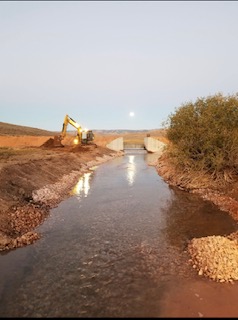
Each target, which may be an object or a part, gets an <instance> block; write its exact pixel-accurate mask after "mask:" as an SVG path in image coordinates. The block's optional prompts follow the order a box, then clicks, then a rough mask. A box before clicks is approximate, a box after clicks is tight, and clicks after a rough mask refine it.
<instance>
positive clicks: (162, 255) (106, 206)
mask: <svg viewBox="0 0 238 320" xmlns="http://www.w3.org/2000/svg"><path fill="white" fill-rule="evenodd" d="M154 157H155V155H153V154H147V153H144V152H143V153H141V152H135V151H134V153H133V151H130V152H128V153H127V154H126V155H125V156H123V157H120V158H115V159H113V160H112V161H110V162H107V163H104V164H102V165H100V166H99V167H97V168H93V169H94V170H92V171H91V172H90V173H87V174H85V175H84V176H83V177H82V178H80V179H79V181H78V183H77V185H76V186H75V187H74V188H73V190H72V196H71V197H70V198H68V199H67V200H64V201H63V202H61V204H60V205H59V206H58V207H57V208H54V209H52V210H51V214H50V217H49V218H48V219H47V220H46V221H45V222H44V224H43V225H41V226H40V227H39V228H38V229H37V231H39V232H40V233H41V234H42V238H41V239H40V240H39V241H37V242H36V243H35V244H33V245H30V246H27V247H24V248H20V249H17V250H13V251H11V252H9V253H5V254H2V255H1V256H0V268H1V274H0V288H1V290H0V294H1V300H0V315H1V316H2V317H4V316H5V317H161V316H163V317H164V316H165V317H166V316H175V317H176V316H180V315H181V314H182V316H185V317H186V316H201V315H202V316H206V312H207V314H209V312H210V313H211V316H212V315H213V313H212V312H213V311H212V310H211V308H210V309H209V307H206V304H205V303H203V304H202V306H203V307H201V305H198V306H197V305H196V304H195V302H196V301H195V302H194V299H195V300H196V299H198V297H197V295H199V297H201V296H202V291H200V292H199V293H197V291H199V290H203V289H205V291H206V290H207V285H208V284H209V288H212V290H213V289H214V290H215V291H214V292H215V294H216V292H217V293H218V291H217V290H219V292H220V294H224V295H225V294H227V291H226V292H225V291H224V288H227V289H226V290H228V292H230V294H232V292H233V291H231V290H237V286H236V284H235V285H233V288H232V289H230V288H231V287H230V286H231V285H230V286H229V287H228V286H226V285H225V286H224V284H223V287H222V284H218V283H211V281H210V280H208V279H204V278H201V277H199V276H198V275H197V273H196V272H195V270H194V269H192V267H191V265H190V264H189V263H188V259H189V256H188V253H187V252H186V246H187V242H188V240H190V239H192V238H193V237H202V236H208V235H218V234H219V235H224V234H229V233H230V232H233V231H235V230H237V224H236V223H235V222H234V221H233V220H232V218H231V217H230V216H229V215H228V214H227V213H224V212H222V211H220V210H219V209H218V208H217V207H216V206H215V205H213V204H211V203H210V202H208V201H203V200H201V198H199V196H197V195H194V194H188V193H186V192H183V191H181V190H179V189H177V188H171V187H169V186H168V185H167V184H166V183H165V182H164V181H163V180H162V178H161V177H160V176H159V175H158V174H157V172H156V170H155V168H154V167H152V166H149V165H148V163H149V162H150V161H153V158H154ZM191 284H195V285H197V287H196V286H195V287H194V286H192V287H191ZM191 288H192V289H191ZM194 288H197V291H195V292H192V293H191V290H195V289H194ZM234 288H235V289H234ZM223 291H224V293H223ZM206 292H207V291H206ZM180 293H181V294H180ZM196 294H197V295H196ZM235 295H236V296H237V294H236V292H234V296H235ZM210 297H211V296H210ZM189 299H190V302H191V303H189V304H188V301H189ZM199 301H200V303H202V302H201V300H199ZM212 303H213V304H212ZM214 304H215V306H214ZM209 305H212V306H213V308H214V310H215V308H219V307H221V304H220V303H218V305H217V306H216V301H215V296H214V298H213V300H212V301H210V304H209ZM191 306H193V307H192V308H191ZM198 309H199V310H200V309H201V310H202V309H204V310H202V311H201V312H200V311H199V310H198ZM214 312H215V311H214ZM233 312H234V313H236V309H234V310H233ZM237 315H238V308H237ZM228 316H229V314H228Z"/></svg>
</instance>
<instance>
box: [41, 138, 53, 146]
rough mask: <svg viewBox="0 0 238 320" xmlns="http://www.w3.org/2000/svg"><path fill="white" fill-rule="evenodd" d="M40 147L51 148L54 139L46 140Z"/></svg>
mask: <svg viewBox="0 0 238 320" xmlns="http://www.w3.org/2000/svg"><path fill="white" fill-rule="evenodd" d="M41 147H43V148H53V147H54V139H53V138H50V139H48V140H46V142H44V143H43V144H42V145H41Z"/></svg>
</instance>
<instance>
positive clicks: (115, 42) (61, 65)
mask: <svg viewBox="0 0 238 320" xmlns="http://www.w3.org/2000/svg"><path fill="white" fill-rule="evenodd" d="M237 85H238V2H236V1H1V2H0V88H1V89H0V121H2V122H8V123H12V124H18V125H24V126H31V127H35V128H40V129H47V130H55V131H58V130H61V127H62V123H63V119H64V116H65V114H68V115H69V116H70V117H72V118H73V119H75V120H76V121H78V122H79V124H80V125H82V126H83V127H87V128H89V129H133V130H134V129H155V128H161V127H162V123H163V121H165V120H166V119H167V118H168V116H169V114H171V113H173V112H174V111H175V109H176V108H177V107H179V106H180V105H181V104H182V103H185V102H188V101H195V100H196V99H197V98H198V97H205V96H208V95H213V94H215V93H218V92H221V93H223V94H224V95H228V94H234V93H236V92H238V87H237ZM130 111H133V112H134V113H135V116H134V117H130V116H129V112H130Z"/></svg>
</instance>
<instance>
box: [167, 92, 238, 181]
mask: <svg viewBox="0 0 238 320" xmlns="http://www.w3.org/2000/svg"><path fill="white" fill-rule="evenodd" d="M166 125H167V137H168V139H169V140H170V141H171V142H172V146H171V148H170V156H171V157H172V158H173V160H174V161H175V163H176V164H178V165H180V166H183V167H186V166H187V167H188V168H190V169H193V170H204V171H206V172H209V173H210V174H211V175H213V176H214V177H218V176H223V177H225V178H228V177H231V176H232V175H234V174H237V173H238V94H235V95H229V96H226V97H225V96H223V95H222V94H221V93H218V94H216V95H214V96H208V97H206V98H198V99H197V100H196V101H195V103H192V102H189V103H185V104H182V105H181V106H180V107H179V108H177V109H176V110H175V113H173V114H171V115H170V116H169V118H168V120H167V123H166Z"/></svg>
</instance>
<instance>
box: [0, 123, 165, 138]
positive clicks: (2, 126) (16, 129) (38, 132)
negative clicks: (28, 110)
mask: <svg viewBox="0 0 238 320" xmlns="http://www.w3.org/2000/svg"><path fill="white" fill-rule="evenodd" d="M75 132H76V131H75V130H70V129H69V130H67V133H68V134H70V133H71V134H72V133H75ZM93 132H94V134H99V135H123V136H124V135H136V134H140V135H143V136H145V135H146V134H150V135H151V136H163V135H164V130H163V129H154V130H129V129H128V130H120V129H115V130H93ZM58 134H60V132H59V131H47V130H42V129H39V128H32V127H27V126H20V125H16V124H11V123H6V122H0V136H55V135H58Z"/></svg>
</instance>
